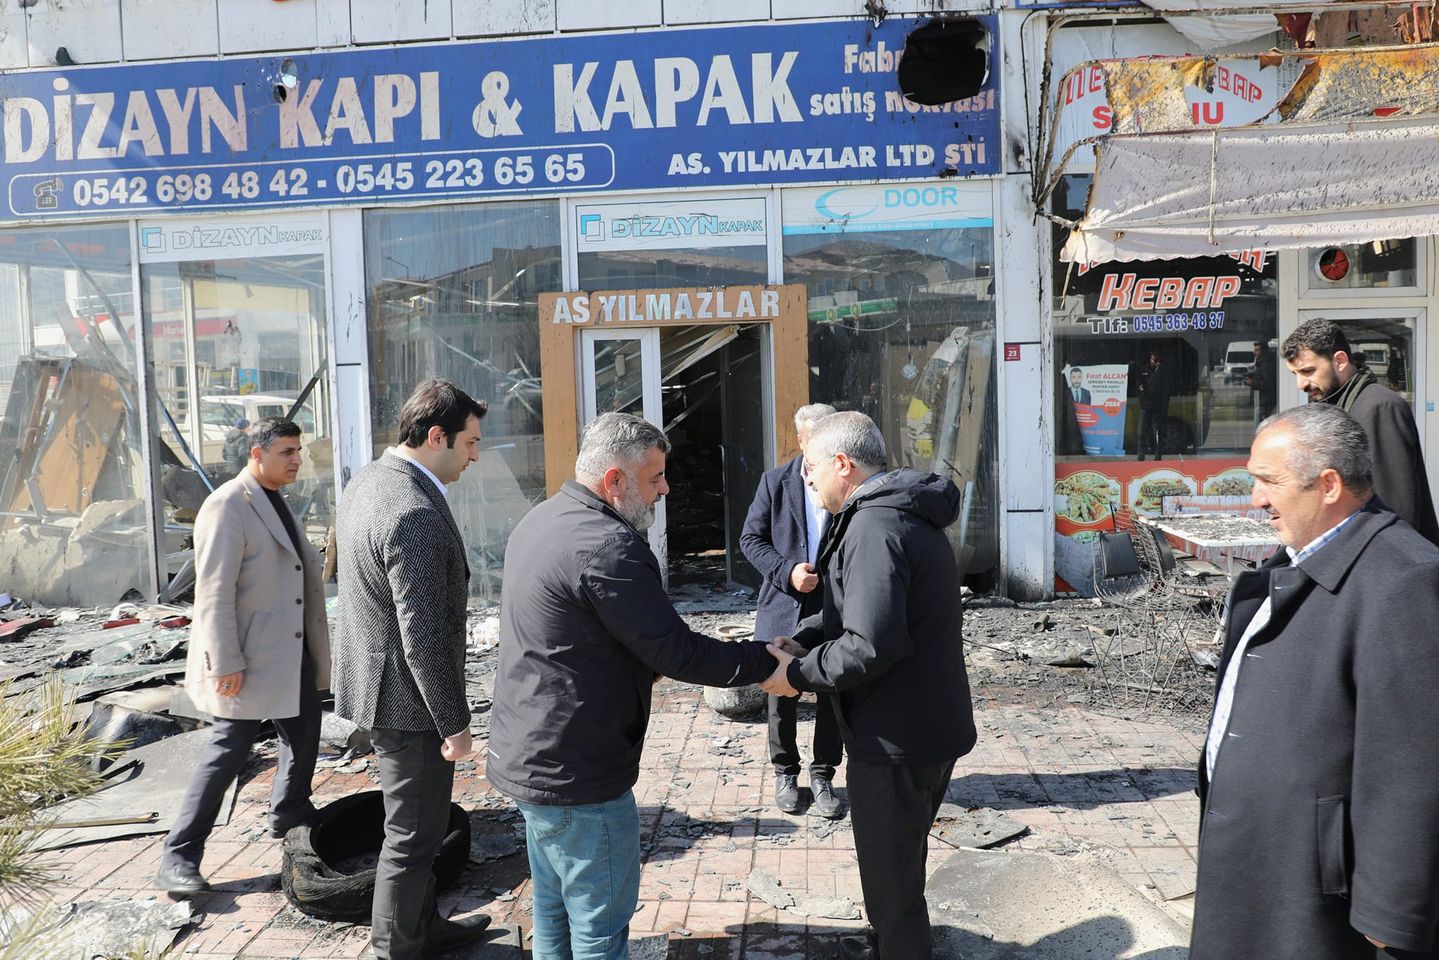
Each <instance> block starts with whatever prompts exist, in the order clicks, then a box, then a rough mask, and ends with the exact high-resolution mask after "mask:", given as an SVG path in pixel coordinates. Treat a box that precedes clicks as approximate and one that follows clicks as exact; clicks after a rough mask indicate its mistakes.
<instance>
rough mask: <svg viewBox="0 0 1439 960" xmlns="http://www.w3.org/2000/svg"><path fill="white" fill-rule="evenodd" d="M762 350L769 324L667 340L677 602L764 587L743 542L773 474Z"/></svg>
mask: <svg viewBox="0 0 1439 960" xmlns="http://www.w3.org/2000/svg"><path fill="white" fill-rule="evenodd" d="M762 349H763V328H762V327H761V325H760V324H733V325H730V326H720V327H716V326H693V327H668V328H665V329H663V330H662V331H661V335H660V369H661V397H662V405H663V418H664V430H665V433H666V434H667V435H668V436H669V439H670V442H671V443H672V444H673V445H674V449H673V450H672V451H671V452H670V456H669V460H668V465H667V473H668V480H669V484H670V495H669V497H668V498H667V499H668V501H669V504H668V509H667V517H668V543H669V551H668V553H669V557H668V559H669V586H670V590H671V591H672V592H680V591H689V590H700V591H704V590H725V589H729V588H730V587H731V586H732V585H744V586H748V587H757V586H758V585H759V574H758V572H756V571H755V569H754V567H752V566H750V564H749V562H748V561H747V560H745V558H744V555H743V554H742V553H740V549H739V538H740V533H741V532H742V531H743V529H744V519H745V512H746V510H747V509H748V506H749V502H750V499H751V498H752V497H753V496H754V492H755V489H756V488H757V487H758V486H759V480H760V476H761V475H762V474H763V473H764V469H765V432H764V393H765V391H764V385H763V370H764V365H763V363H762V362H761V352H762Z"/></svg>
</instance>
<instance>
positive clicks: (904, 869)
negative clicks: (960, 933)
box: [846, 756, 954, 960]
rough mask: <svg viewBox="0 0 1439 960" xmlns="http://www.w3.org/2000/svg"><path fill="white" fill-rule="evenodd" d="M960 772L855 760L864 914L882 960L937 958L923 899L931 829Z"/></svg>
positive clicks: (942, 765)
mask: <svg viewBox="0 0 1439 960" xmlns="http://www.w3.org/2000/svg"><path fill="white" fill-rule="evenodd" d="M953 772H954V761H953V760H938V761H932V762H928V763H904V764H893V763H869V762H868V761H864V760H856V759H855V758H854V757H853V756H851V757H850V758H849V769H848V772H847V775H846V782H847V783H848V785H849V817H850V822H851V823H852V824H853V825H854V852H855V855H856V856H857V857H858V859H859V882H860V887H861V888H862V889H863V890H864V909H865V913H866V914H868V915H869V923H870V926H872V927H874V932H875V937H876V940H877V941H878V950H877V951H876V953H877V955H878V957H879V960H932V957H933V956H934V946H933V942H932V940H931V938H930V932H929V907H928V905H926V904H925V902H924V882H925V861H926V859H927V858H928V853H929V849H928V842H929V828H930V826H932V825H933V824H934V817H935V814H937V813H938V812H939V805H940V804H941V803H943V802H944V791H945V788H946V787H948V786H949V778H950V774H952V773H953Z"/></svg>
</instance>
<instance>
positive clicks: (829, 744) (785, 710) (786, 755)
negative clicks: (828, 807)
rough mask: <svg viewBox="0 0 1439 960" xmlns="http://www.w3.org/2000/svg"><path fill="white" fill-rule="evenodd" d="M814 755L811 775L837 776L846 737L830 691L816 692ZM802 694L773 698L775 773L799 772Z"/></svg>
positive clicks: (771, 719) (771, 746)
mask: <svg viewBox="0 0 1439 960" xmlns="http://www.w3.org/2000/svg"><path fill="white" fill-rule="evenodd" d="M815 698H816V700H817V703H816V704H815V709H814V757H813V759H812V760H811V761H810V765H809V775H810V778H811V779H813V778H814V777H817V776H819V777H825V778H826V779H833V778H834V768H835V767H837V766H839V761H840V760H841V759H842V758H843V757H844V741H843V740H842V739H841V738H840V735H839V720H838V719H837V718H836V717H835V714H834V704H833V703H832V702H831V700H830V697H829V695H828V694H824V693H819V694H815ZM798 711H799V697H775V696H771V697H770V698H769V757H770V760H771V761H773V762H774V772H775V773H787V774H789V775H790V776H797V775H798V774H799V746H798V744H797V742H796V737H795V727H796V719H795V716H796V714H797V713H798Z"/></svg>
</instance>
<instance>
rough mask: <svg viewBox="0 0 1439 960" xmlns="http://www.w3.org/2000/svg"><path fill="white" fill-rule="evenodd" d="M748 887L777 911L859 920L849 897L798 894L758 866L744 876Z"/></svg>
mask: <svg viewBox="0 0 1439 960" xmlns="http://www.w3.org/2000/svg"><path fill="white" fill-rule="evenodd" d="M744 885H745V888H746V889H748V890H749V892H750V893H752V894H754V895H755V896H757V897H759V898H760V899H761V900H763V901H764V902H765V903H767V904H769V905H770V906H772V907H774V908H775V909H776V910H787V911H789V912H790V913H797V914H799V915H800V916H804V917H815V918H819V919H825V920H858V919H859V908H858V907H856V906H855V904H854V901H853V900H850V899H849V898H848V897H799V898H796V897H795V896H794V894H792V893H790V892H789V891H788V890H786V889H785V888H784V884H783V883H781V882H780V880H779V879H778V878H776V877H774V876H772V875H771V874H770V873H768V872H766V871H764V870H760V869H755V870H751V871H750V875H749V876H748V877H746V878H745V882H744Z"/></svg>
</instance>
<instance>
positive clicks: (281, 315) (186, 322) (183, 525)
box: [140, 254, 335, 573]
mask: <svg viewBox="0 0 1439 960" xmlns="http://www.w3.org/2000/svg"><path fill="white" fill-rule="evenodd" d="M140 277H141V290H142V292H143V294H142V295H143V301H144V322H145V323H147V324H148V325H149V328H150V350H151V357H152V360H151V370H152V371H153V378H154V392H155V405H156V413H157V417H156V420H155V425H156V426H155V429H156V434H157V440H158V441H159V442H158V443H157V444H156V446H155V449H156V450H157V452H158V454H159V457H160V465H159V473H160V490H161V494H162V497H163V506H162V509H163V522H164V531H165V551H166V554H167V555H168V556H169V557H170V558H171V559H170V562H169V564H168V565H169V567H170V572H171V573H174V572H175V568H176V566H177V561H180V562H183V558H184V554H183V551H184V550H185V549H186V548H188V547H189V546H190V545H191V544H190V543H189V536H190V529H191V527H192V525H193V524H194V521H195V513H196V511H198V510H199V508H200V505H201V503H203V502H204V500H205V498H206V497H207V496H209V494H210V491H211V490H212V489H214V488H216V487H218V486H219V485H220V484H222V483H224V482H225V481H227V480H229V479H230V478H232V477H234V476H235V475H236V474H237V473H238V472H239V471H240V470H243V469H245V466H246V462H247V461H248V460H249V450H248V446H247V444H246V443H245V442H244V437H243V436H241V434H243V433H244V432H245V431H247V430H248V425H250V424H253V423H254V422H255V421H257V420H260V419H262V418H265V417H283V416H290V417H291V418H292V419H294V420H295V422H296V423H298V424H299V425H300V429H301V431H302V433H301V437H300V439H301V443H302V444H303V457H304V463H303V465H302V466H301V468H300V473H299V476H298V478H297V479H296V481H295V482H294V483H293V484H290V485H288V486H286V487H284V488H283V489H282V490H281V495H282V496H283V497H284V498H285V500H286V502H287V503H288V504H289V505H290V509H291V510H292V511H294V514H295V516H296V517H297V518H298V519H299V521H300V524H301V528H302V529H303V530H304V531H305V535H306V536H307V537H308V539H309V540H310V541H311V542H313V543H315V544H318V545H323V544H324V542H325V536H326V533H327V532H328V530H329V527H330V524H331V522H332V519H333V516H334V462H335V458H334V444H333V437H334V430H333V427H332V425H331V423H330V401H329V376H328V359H327V358H328V349H327V346H326V332H325V263H324V258H323V256H321V255H319V254H302V255H291V256H254V257H243V258H235V259H221V260H179V261H169V262H166V261H162V262H145V263H143V264H142V266H141V270H140ZM297 404H298V406H297ZM292 411H293V412H292Z"/></svg>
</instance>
